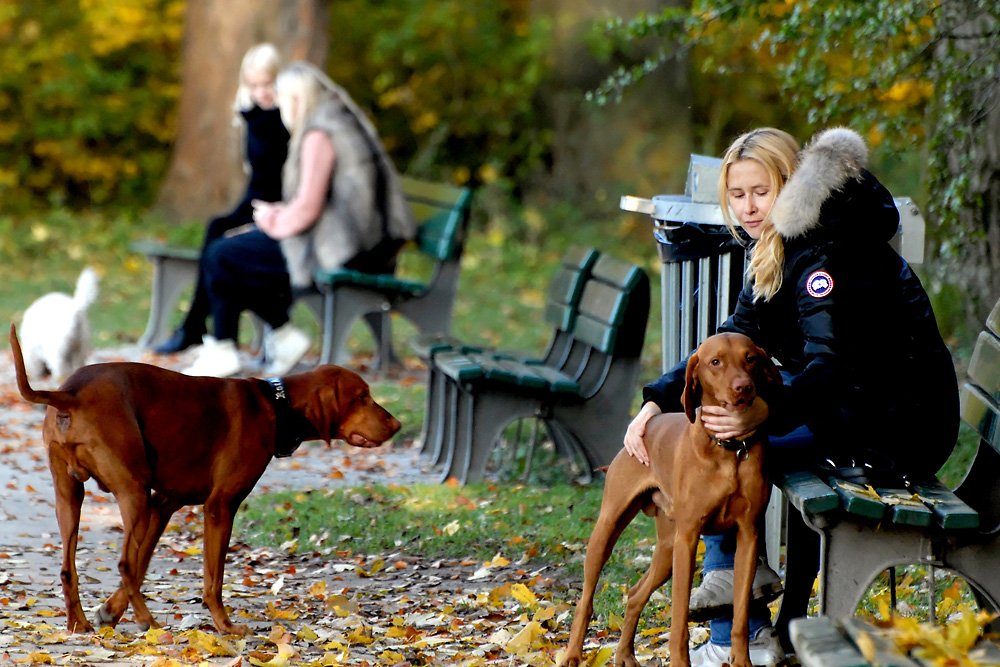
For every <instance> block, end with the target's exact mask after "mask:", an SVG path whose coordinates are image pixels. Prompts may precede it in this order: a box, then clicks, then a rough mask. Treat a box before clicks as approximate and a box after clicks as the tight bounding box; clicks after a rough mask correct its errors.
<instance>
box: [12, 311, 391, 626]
mask: <svg viewBox="0 0 1000 667" xmlns="http://www.w3.org/2000/svg"><path fill="white" fill-rule="evenodd" d="M10 342H11V347H12V348H13V351H14V363H15V366H16V367H17V386H18V389H19V390H20V391H21V395H22V396H23V397H24V398H25V400H27V401H30V402H32V403H43V404H46V405H48V406H49V407H48V409H47V411H46V413H45V424H44V427H43V429H44V433H43V434H44V439H45V444H46V446H47V447H48V452H49V468H50V469H51V471H52V481H53V482H54V485H55V491H56V515H57V518H58V520H59V530H60V532H61V533H62V541H63V564H62V572H61V579H62V586H63V596H64V597H65V600H66V616H67V625H68V627H69V630H70V631H71V632H92V631H93V626H91V624H90V623H89V622H88V621H87V619H86V617H85V616H84V613H83V607H82V606H81V605H80V594H79V588H78V583H79V582H78V579H77V573H76V543H77V534H78V529H79V525H80V508H81V505H82V503H83V495H84V487H83V483H84V482H85V481H86V480H88V479H89V478H91V477H93V478H94V480H96V481H97V484H98V485H99V486H100V487H101V489H103V490H105V491H110V492H111V493H113V494H114V496H115V499H116V500H117V501H118V506H119V509H120V510H121V515H122V523H123V524H124V529H125V534H124V537H123V540H122V556H121V561H120V562H119V564H118V569H119V570H120V572H121V577H122V583H121V586H120V588H119V589H118V590H117V591H115V593H114V594H113V595H112V596H111V597H110V598H108V600H107V601H106V602H105V603H104V604H103V605H102V606H101V607H100V609H99V610H98V614H97V615H98V619H99V621H100V623H101V624H102V625H112V626H113V625H115V624H117V623H118V621H119V619H121V616H122V614H123V613H124V611H125V609H127V608H128V605H129V603H131V604H132V607H133V610H134V611H135V619H136V622H137V623H138V624H139V626H140V627H141V628H143V629H146V628H148V627H150V626H152V627H159V626H158V624H157V623H156V621H155V620H153V617H152V615H151V614H150V613H149V609H148V608H147V607H146V603H145V602H144V601H143V597H142V593H141V592H140V590H139V588H140V586H141V585H142V582H143V579H144V578H145V576H146V569H147V567H148V566H149V560H150V557H151V556H152V554H153V549H154V548H155V546H156V542H157V541H158V540H159V539H160V535H162V534H163V530H164V528H165V527H166V525H167V522H168V521H169V519H170V517H171V515H172V514H173V513H174V512H176V511H177V510H178V509H180V508H181V507H183V506H184V505H202V504H203V505H204V506H205V512H204V513H205V591H204V601H205V604H206V605H207V606H208V609H209V611H210V612H211V614H212V620H213V621H214V623H215V627H216V628H217V629H218V630H219V632H224V633H229V634H240V635H243V634H247V633H248V632H249V631H250V628H248V627H247V626H246V625H234V624H233V623H232V622H231V621H230V620H229V616H228V615H227V614H226V610H225V608H224V607H223V605H222V577H223V568H224V567H225V563H226V553H227V552H228V550H229V538H230V535H231V533H232V529H233V517H234V515H235V514H236V510H237V509H238V508H239V506H240V503H241V502H243V499H244V498H246V497H247V494H249V493H250V491H251V490H252V489H253V487H254V484H256V483H257V480H258V479H259V478H260V476H261V475H262V474H263V473H264V469H265V468H266V467H267V464H268V463H269V462H270V461H271V457H272V456H275V455H279V456H280V455H289V454H291V452H292V451H294V449H295V448H296V447H297V446H298V444H299V443H300V442H302V441H303V440H324V441H326V443H327V444H329V443H330V441H331V440H333V439H338V438H339V439H342V440H344V441H346V442H348V443H349V444H351V445H355V446H357V447H374V446H377V445H379V444H381V443H382V442H384V441H386V440H388V439H389V438H391V437H392V436H393V434H395V433H396V431H398V430H399V427H400V424H399V422H398V421H397V420H396V419H395V418H394V417H393V416H392V415H390V414H389V413H388V412H386V410H385V409H384V408H382V406H380V405H379V404H377V403H376V402H375V401H374V400H372V397H371V395H370V394H369V393H368V385H367V384H366V383H365V381H364V380H362V379H361V377H360V376H358V375H357V374H356V373H353V372H351V371H349V370H346V369H344V368H339V367H337V366H320V367H319V368H317V369H316V370H314V371H311V372H308V373H298V374H296V375H290V376H288V377H286V378H283V379H282V380H278V379H271V380H253V379H250V380H239V379H218V378H209V377H188V376H186V375H181V374H180V373H175V372H173V371H169V370H165V369H162V368H158V367H156V366H149V365H147V364H138V363H107V364H95V365H93V366H84V367H83V368H81V369H80V370H78V371H76V372H75V373H73V374H72V375H70V377H69V378H68V379H67V380H66V381H65V382H64V383H63V384H62V386H61V387H60V388H59V390H58V391H35V390H33V389H32V388H31V386H30V385H29V384H28V378H27V375H26V373H25V370H24V359H23V357H22V354H21V346H20V343H19V342H18V340H17V333H16V331H15V330H14V326H13V325H11V327H10Z"/></svg>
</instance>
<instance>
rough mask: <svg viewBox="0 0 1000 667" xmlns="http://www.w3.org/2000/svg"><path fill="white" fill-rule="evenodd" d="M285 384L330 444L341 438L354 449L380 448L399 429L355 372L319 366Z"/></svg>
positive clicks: (396, 420)
mask: <svg viewBox="0 0 1000 667" xmlns="http://www.w3.org/2000/svg"><path fill="white" fill-rule="evenodd" d="M285 382H286V385H287V386H288V388H289V393H290V395H291V397H292V402H293V406H294V407H295V409H296V410H297V411H298V412H300V413H301V414H302V415H303V416H304V417H305V418H306V419H308V420H309V422H310V423H311V424H312V425H313V426H314V427H315V429H316V432H317V434H318V436H319V438H320V439H322V440H324V441H325V442H326V443H327V444H329V443H330V441H331V440H337V439H339V440H343V441H344V442H346V443H348V444H350V445H354V446H355V447H377V446H379V445H381V444H382V443H383V442H385V441H386V440H388V439H389V438H391V437H392V436H393V435H395V434H396V432H397V431H398V430H399V428H400V423H399V420H398V419H396V418H395V417H393V416H392V415H391V414H389V412H388V411H387V410H386V409H385V408H383V407H382V406H381V405H379V404H378V403H376V402H375V400H374V399H373V398H372V396H371V393H370V392H369V391H368V383H367V382H365V381H364V380H363V379H362V378H361V376H360V375H358V374H357V373H355V372H354V371H350V370H348V369H346V368H341V367H339V366H329V365H327V366H320V367H318V368H316V369H315V370H313V371H310V372H307V373H298V374H296V375H291V376H289V377H287V378H285Z"/></svg>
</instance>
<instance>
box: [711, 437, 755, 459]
mask: <svg viewBox="0 0 1000 667" xmlns="http://www.w3.org/2000/svg"><path fill="white" fill-rule="evenodd" d="M716 442H718V443H719V447H722V448H723V449H725V450H726V451H727V452H736V457H737V458H738V459H739V460H740V461H745V460H746V458H747V456H749V455H750V446H751V445H752V444H753V443H752V442H750V441H749V440H738V439H736V438H729V439H728V440H716Z"/></svg>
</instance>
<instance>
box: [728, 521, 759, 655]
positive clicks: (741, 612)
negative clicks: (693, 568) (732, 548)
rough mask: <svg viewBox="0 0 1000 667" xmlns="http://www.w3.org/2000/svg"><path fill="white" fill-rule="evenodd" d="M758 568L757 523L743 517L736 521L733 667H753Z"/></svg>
mask: <svg viewBox="0 0 1000 667" xmlns="http://www.w3.org/2000/svg"><path fill="white" fill-rule="evenodd" d="M756 569H757V525H756V522H755V521H753V520H743V521H740V522H739V523H738V524H737V533H736V562H735V565H734V567H733V631H732V648H731V649H730V653H729V662H730V664H731V665H732V667H751V663H750V596H751V589H752V588H753V577H754V574H755V573H756Z"/></svg>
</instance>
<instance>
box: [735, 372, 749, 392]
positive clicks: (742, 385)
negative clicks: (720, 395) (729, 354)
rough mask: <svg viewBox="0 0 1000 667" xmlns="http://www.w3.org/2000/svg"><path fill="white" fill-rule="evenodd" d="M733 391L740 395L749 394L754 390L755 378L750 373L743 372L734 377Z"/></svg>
mask: <svg viewBox="0 0 1000 667" xmlns="http://www.w3.org/2000/svg"><path fill="white" fill-rule="evenodd" d="M733 391H734V392H735V393H736V394H738V395H740V396H749V395H751V394H753V392H754V385H753V380H752V379H750V376H749V375H746V374H743V373H741V374H740V375H737V376H736V377H735V378H734V379H733Z"/></svg>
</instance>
